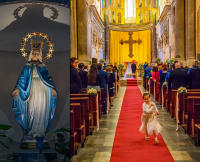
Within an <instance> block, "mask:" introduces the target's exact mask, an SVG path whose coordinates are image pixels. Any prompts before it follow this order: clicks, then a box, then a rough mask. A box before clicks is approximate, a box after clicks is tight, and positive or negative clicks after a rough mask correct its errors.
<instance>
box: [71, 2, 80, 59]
mask: <svg viewBox="0 0 200 162" xmlns="http://www.w3.org/2000/svg"><path fill="white" fill-rule="evenodd" d="M76 19H77V17H76V0H70V57H78V55H77V21H76Z"/></svg>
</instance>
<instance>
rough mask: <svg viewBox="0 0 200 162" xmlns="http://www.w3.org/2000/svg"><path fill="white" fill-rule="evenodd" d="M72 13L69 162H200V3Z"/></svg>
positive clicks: (99, 0)
mask: <svg viewBox="0 0 200 162" xmlns="http://www.w3.org/2000/svg"><path fill="white" fill-rule="evenodd" d="M70 9H71V10H70V11H71V12H70V17H71V23H70V58H71V59H70V129H71V132H70V144H71V145H70V151H71V161H72V162H108V161H111V162H123V161H126V162H138V161H142V162H151V161H152V162H155V161H162V162H164V161H166V162H170V161H176V162H186V161H188V162H193V161H200V156H199V154H200V147H199V145H200V82H199V79H200V64H199V61H200V1H199V0H81V1H79V0H71V1H70Z"/></svg>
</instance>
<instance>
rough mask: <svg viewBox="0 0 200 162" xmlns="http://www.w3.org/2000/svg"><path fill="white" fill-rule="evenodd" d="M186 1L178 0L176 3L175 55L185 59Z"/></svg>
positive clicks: (182, 59)
mask: <svg viewBox="0 0 200 162" xmlns="http://www.w3.org/2000/svg"><path fill="white" fill-rule="evenodd" d="M184 1H185V0H176V4H175V57H177V56H179V57H180V58H179V59H180V60H181V61H185V59H186V57H185V21H184V17H185V16H184V15H185V14H184Z"/></svg>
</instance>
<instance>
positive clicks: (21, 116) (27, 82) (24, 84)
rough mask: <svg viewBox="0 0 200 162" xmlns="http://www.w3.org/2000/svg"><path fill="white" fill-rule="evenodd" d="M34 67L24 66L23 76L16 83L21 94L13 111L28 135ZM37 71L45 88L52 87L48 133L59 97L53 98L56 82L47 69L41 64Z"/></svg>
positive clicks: (15, 99) (37, 66)
mask: <svg viewBox="0 0 200 162" xmlns="http://www.w3.org/2000/svg"><path fill="white" fill-rule="evenodd" d="M33 67H34V65H33V64H31V63H29V64H27V65H25V66H24V68H23V70H22V72H21V75H20V76H19V79H18V81H17V83H16V86H15V89H16V88H18V89H19V94H18V95H17V96H16V97H14V98H13V111H14V112H15V115H16V120H17V122H18V123H19V124H20V126H21V127H22V128H23V129H24V131H25V132H26V133H28V132H29V131H30V130H31V128H30V127H29V117H28V102H27V101H28V98H29V96H30V90H31V81H32V74H33ZM36 69H37V72H38V75H39V77H40V79H41V81H42V82H43V83H44V85H45V86H48V87H50V93H51V94H50V95H51V97H50V105H51V106H50V107H48V113H47V114H49V117H47V118H46V119H48V120H45V123H46V124H47V125H48V126H47V128H46V132H47V131H48V130H49V128H50V125H51V123H52V119H53V116H54V113H55V109H56V102H57V97H56V98H54V97H53V96H52V89H55V85H54V82H53V80H52V78H51V77H50V76H49V73H48V70H47V68H46V67H45V66H44V65H43V64H41V63H39V64H37V65H36Z"/></svg>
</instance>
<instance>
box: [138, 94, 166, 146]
mask: <svg viewBox="0 0 200 162" xmlns="http://www.w3.org/2000/svg"><path fill="white" fill-rule="evenodd" d="M143 100H144V103H143V105H142V108H143V114H142V118H141V121H142V125H141V127H140V131H141V132H145V140H149V135H150V134H154V137H155V143H156V144H158V143H159V140H158V138H157V136H158V134H159V133H160V131H161V128H162V127H161V125H160V124H159V122H158V121H157V117H156V116H157V115H159V112H158V109H157V107H156V105H155V104H154V103H153V102H151V101H150V94H149V93H144V94H143Z"/></svg>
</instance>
